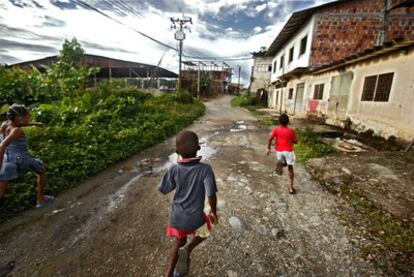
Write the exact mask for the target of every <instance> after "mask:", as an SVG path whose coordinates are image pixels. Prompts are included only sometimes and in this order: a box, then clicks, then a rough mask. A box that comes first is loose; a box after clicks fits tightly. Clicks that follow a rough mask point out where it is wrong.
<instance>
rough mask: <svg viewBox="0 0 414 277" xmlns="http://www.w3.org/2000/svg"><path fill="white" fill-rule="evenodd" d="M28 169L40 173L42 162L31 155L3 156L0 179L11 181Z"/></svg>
mask: <svg viewBox="0 0 414 277" xmlns="http://www.w3.org/2000/svg"><path fill="white" fill-rule="evenodd" d="M29 171H32V172H35V173H37V174H40V173H42V171H43V162H42V161H41V160H39V159H36V158H33V157H31V156H15V157H7V156H5V158H4V159H3V165H2V167H1V170H0V181H11V180H14V179H17V178H20V177H22V176H23V175H24V174H26V173H27V172H29Z"/></svg>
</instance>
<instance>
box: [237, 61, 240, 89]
mask: <svg viewBox="0 0 414 277" xmlns="http://www.w3.org/2000/svg"><path fill="white" fill-rule="evenodd" d="M237 66H238V67H239V81H238V85H237V95H240V71H241V66H240V65H237Z"/></svg>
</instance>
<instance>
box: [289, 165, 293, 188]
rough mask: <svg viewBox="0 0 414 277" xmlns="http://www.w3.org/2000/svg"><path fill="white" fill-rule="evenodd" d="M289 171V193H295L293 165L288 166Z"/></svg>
mask: <svg viewBox="0 0 414 277" xmlns="http://www.w3.org/2000/svg"><path fill="white" fill-rule="evenodd" d="M288 170H289V178H290V188H289V191H290V192H293V190H294V188H293V178H294V173H293V165H288Z"/></svg>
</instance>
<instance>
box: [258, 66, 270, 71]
mask: <svg viewBox="0 0 414 277" xmlns="http://www.w3.org/2000/svg"><path fill="white" fill-rule="evenodd" d="M256 71H257V72H267V71H269V65H268V64H258V65H257V66H256Z"/></svg>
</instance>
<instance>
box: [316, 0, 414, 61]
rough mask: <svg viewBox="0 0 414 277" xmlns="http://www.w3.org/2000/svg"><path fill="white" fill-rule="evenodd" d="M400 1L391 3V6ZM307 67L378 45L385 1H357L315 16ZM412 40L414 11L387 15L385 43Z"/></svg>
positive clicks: (413, 35)
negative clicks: (404, 38) (400, 39)
mask: <svg viewBox="0 0 414 277" xmlns="http://www.w3.org/2000/svg"><path fill="white" fill-rule="evenodd" d="M402 1H403V0H392V6H393V5H395V4H397V3H399V2H402ZM315 16H316V20H315V30H314V33H313V38H312V54H311V60H310V65H311V66H319V65H323V64H328V63H331V62H333V61H337V60H340V59H343V58H345V57H347V56H351V55H354V54H357V53H359V52H361V51H363V50H365V49H367V48H372V47H374V46H376V45H377V43H378V41H379V37H380V34H381V31H382V30H383V28H384V0H356V1H349V2H346V3H343V4H340V5H337V6H334V7H329V8H326V9H324V10H321V11H319V12H317V13H316V14H315ZM397 37H414V8H399V9H396V10H393V11H392V12H391V13H390V14H389V16H388V30H387V32H386V40H389V39H394V38H397Z"/></svg>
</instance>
